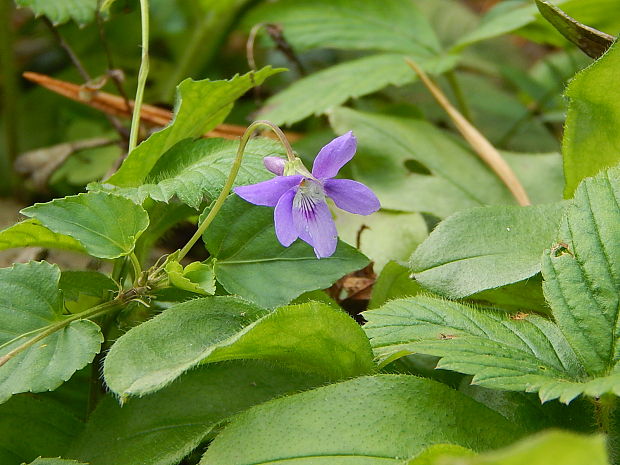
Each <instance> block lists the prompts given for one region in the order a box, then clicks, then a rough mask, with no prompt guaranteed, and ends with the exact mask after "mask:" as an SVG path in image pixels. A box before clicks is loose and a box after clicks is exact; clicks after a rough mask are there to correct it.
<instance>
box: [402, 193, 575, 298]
mask: <svg viewBox="0 0 620 465" xmlns="http://www.w3.org/2000/svg"><path fill="white" fill-rule="evenodd" d="M563 208H564V204H563V203H556V204H547V205H536V206H531V207H512V206H506V207H504V206H491V207H484V208H476V209H471V210H466V211H463V212H459V213H455V214H454V215H452V216H451V217H449V218H448V219H446V220H445V221H443V222H442V223H440V224H439V226H437V227H436V228H435V230H434V231H433V232H432V233H431V235H430V236H429V237H428V239H427V240H426V241H424V242H423V243H422V245H420V246H419V247H418V248H417V249H416V251H415V252H414V253H413V255H412V256H411V269H412V270H413V271H414V273H415V278H416V280H417V281H418V282H419V283H420V284H422V286H424V287H425V288H427V289H430V290H431V291H433V292H435V293H438V294H441V295H443V296H446V297H450V298H462V297H467V296H469V295H472V294H475V293H477V292H480V291H484V290H487V289H493V288H497V287H500V286H504V285H506V284H511V283H516V282H518V281H521V280H523V279H526V278H529V277H531V276H534V275H535V274H537V273H539V272H540V268H541V258H540V257H541V254H542V252H543V250H545V249H546V248H548V247H549V246H550V245H551V243H552V242H553V238H554V236H555V234H556V231H557V228H558V224H559V222H560V218H561V215H562V212H563Z"/></svg>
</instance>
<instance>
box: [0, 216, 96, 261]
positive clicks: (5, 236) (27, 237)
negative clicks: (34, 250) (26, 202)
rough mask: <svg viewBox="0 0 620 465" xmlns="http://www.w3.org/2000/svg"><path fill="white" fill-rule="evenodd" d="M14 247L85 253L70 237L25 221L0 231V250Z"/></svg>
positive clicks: (37, 223)
mask: <svg viewBox="0 0 620 465" xmlns="http://www.w3.org/2000/svg"><path fill="white" fill-rule="evenodd" d="M16 247H45V248H49V249H62V250H71V251H73V252H81V253H86V251H85V250H84V247H82V244H80V243H79V242H78V241H76V240H75V239H73V238H72V237H69V236H65V235H64V234H56V233H54V232H52V231H50V230H49V229H47V228H46V227H45V226H43V225H42V224H41V223H39V222H38V221H36V220H26V221H22V222H20V223H17V224H14V225H13V226H10V227H8V228H7V229H5V230H3V231H0V250H6V249H13V248H16Z"/></svg>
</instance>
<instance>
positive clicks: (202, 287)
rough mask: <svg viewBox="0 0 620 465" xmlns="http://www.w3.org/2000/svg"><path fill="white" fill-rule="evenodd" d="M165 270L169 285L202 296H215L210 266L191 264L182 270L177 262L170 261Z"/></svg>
mask: <svg viewBox="0 0 620 465" xmlns="http://www.w3.org/2000/svg"><path fill="white" fill-rule="evenodd" d="M165 270H166V273H167V274H168V279H169V280H170V283H171V284H172V285H173V286H175V287H178V288H179V289H184V290H186V291H190V292H196V293H197V294H202V295H213V294H215V275H214V274H213V266H212V265H209V264H206V263H201V262H193V263H190V264H189V265H187V266H186V267H185V268H183V265H181V264H180V263H179V262H175V261H171V262H168V264H166V268H165Z"/></svg>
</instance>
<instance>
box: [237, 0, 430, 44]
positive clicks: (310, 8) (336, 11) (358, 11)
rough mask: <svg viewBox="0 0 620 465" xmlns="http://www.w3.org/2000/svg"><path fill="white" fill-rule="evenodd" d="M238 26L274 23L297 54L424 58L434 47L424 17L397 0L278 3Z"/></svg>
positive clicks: (289, 0) (257, 11)
mask: <svg viewBox="0 0 620 465" xmlns="http://www.w3.org/2000/svg"><path fill="white" fill-rule="evenodd" d="M244 22H245V23H246V24H247V25H248V26H252V25H254V24H257V23H261V22H268V23H278V24H280V25H281V26H282V29H283V32H284V36H285V38H286V40H287V41H289V42H290V43H291V44H292V46H293V47H294V48H295V49H297V50H299V51H302V50H308V49H313V48H337V49H345V50H346V49H355V50H382V51H385V52H397V53H413V54H416V55H421V56H424V55H426V56H429V55H432V54H435V53H436V52H437V51H438V50H439V48H440V46H439V41H438V39H437V37H436V36H435V33H434V31H433V29H432V27H431V26H430V24H429V23H428V21H427V19H426V18H425V17H424V15H423V14H422V13H421V12H420V11H419V10H418V9H417V7H416V6H415V5H414V4H413V2H403V1H401V0H385V1H382V2H381V3H377V2H376V1H374V0H283V1H279V2H278V3H277V4H276V3H264V4H262V5H261V6H259V7H258V8H256V9H255V10H253V11H252V12H251V13H250V14H249V15H248V16H247V17H246V18H245V20H244ZM369 31H372V34H369V33H368V32H369Z"/></svg>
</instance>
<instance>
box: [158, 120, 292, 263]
mask: <svg viewBox="0 0 620 465" xmlns="http://www.w3.org/2000/svg"><path fill="white" fill-rule="evenodd" d="M260 126H267V127H268V128H270V129H271V130H272V131H273V132H274V133H275V134H276V136H277V137H278V139H279V140H280V142H281V143H282V145H283V146H284V149H285V150H286V156H287V157H288V159H289V161H291V162H294V161H295V159H296V157H295V152H294V151H293V147H291V143H290V142H289V141H288V139H287V138H286V136H285V135H284V133H283V132H282V130H281V129H280V128H279V127H278V126H276V125H275V124H273V123H272V122H271V121H266V120H259V121H254V122H253V123H252V124H250V125H249V126H248V128H247V129H246V130H245V132H244V133H243V136H241V140H240V141H239V148H238V149H237V156H236V157H235V161H234V162H233V165H232V168H231V169H230V174H229V175H228V179H227V180H226V184H224V187H223V189H222V192H220V195H219V197H218V198H217V200H216V201H215V204H214V205H213V207H212V208H211V211H210V212H209V214H208V215H207V217H206V218H205V219H204V221H203V222H202V224H201V225H200V226H199V227H198V230H197V231H196V233H195V234H194V235H193V236H192V237H191V239H190V240H189V241H188V242H187V244H185V246H184V247H183V248H182V249H181V250H180V252H179V255H178V256H177V257H176V259H177V260H178V261H181V259H182V258H183V257H185V255H187V253H188V252H189V251H190V249H191V248H192V247H193V246H194V244H195V243H196V242H198V240H199V239H200V237H201V236H202V235H203V234H204V232H205V231H206V230H207V228H208V227H209V225H210V224H211V222H212V221H213V219H214V218H215V216H216V215H217V214H218V213H219V211H220V209H221V208H222V205H223V204H224V201H225V200H226V197H228V194H229V193H230V190H231V189H232V186H233V184H234V182H235V179H236V177H237V174H238V173H239V168H241V162H242V161H243V153H244V150H245V146H246V145H247V143H248V141H249V140H250V138H251V137H252V134H253V133H254V130H255V129H256V128H258V127H260ZM163 266H165V263H164V264H163V265H162V267H163Z"/></svg>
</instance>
